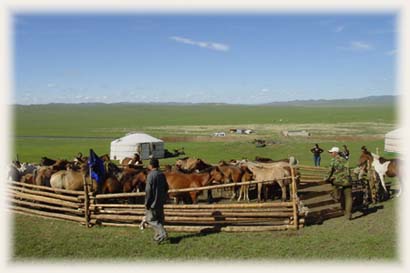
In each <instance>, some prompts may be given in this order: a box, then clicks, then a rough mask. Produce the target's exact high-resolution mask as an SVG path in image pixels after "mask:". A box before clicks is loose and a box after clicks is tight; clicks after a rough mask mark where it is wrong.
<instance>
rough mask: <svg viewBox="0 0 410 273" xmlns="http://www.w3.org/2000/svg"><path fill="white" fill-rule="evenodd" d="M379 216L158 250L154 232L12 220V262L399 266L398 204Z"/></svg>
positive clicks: (177, 238) (195, 239)
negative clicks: (372, 263) (388, 263)
mask: <svg viewBox="0 0 410 273" xmlns="http://www.w3.org/2000/svg"><path fill="white" fill-rule="evenodd" d="M383 206H384V207H383V208H380V209H378V210H377V212H375V213H371V214H368V215H367V216H366V217H359V216H360V215H361V213H360V212H356V213H355V214H354V216H355V217H359V218H357V219H355V220H353V221H346V220H345V219H344V218H343V217H341V218H336V219H331V220H328V221H325V222H324V223H323V224H322V225H315V226H307V227H305V228H303V229H300V230H298V231H278V232H260V233H213V234H202V235H201V234H198V233H194V234H191V233H189V234H188V233H176V232H170V234H169V235H170V237H171V243H167V244H164V245H160V246H157V245H156V244H155V243H154V242H152V236H153V232H152V230H149V229H148V230H144V231H141V230H139V229H137V228H122V227H93V228H86V227H84V226H81V225H79V224H76V223H72V222H64V221H59V220H47V219H43V218H38V217H34V216H23V215H14V217H13V219H14V221H13V229H14V233H13V237H12V238H11V239H12V245H13V246H14V247H13V257H12V259H13V260H14V261H27V260H36V261H64V260H70V259H75V260H78V261H84V262H90V261H92V260H98V259H103V260H105V261H106V260H107V259H112V260H115V261H142V260H144V261H146V260H149V261H151V262H158V261H177V262H186V261H190V262H192V260H203V261H207V260H255V261H256V260H266V261H267V260H269V261H274V260H294V261H314V260H322V261H323V260H328V261H341V260H344V261H358V260H360V261H366V260H372V261H397V259H398V253H397V243H398V242H397V240H398V238H397V232H396V228H397V227H396V225H395V223H396V222H397V217H396V214H395V208H396V201H395V200H390V201H388V202H385V203H383Z"/></svg>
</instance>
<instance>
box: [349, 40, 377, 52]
mask: <svg viewBox="0 0 410 273" xmlns="http://www.w3.org/2000/svg"><path fill="white" fill-rule="evenodd" d="M350 47H351V48H352V49H357V50H369V49H373V46H372V45H371V44H368V43H365V42H361V41H353V42H350Z"/></svg>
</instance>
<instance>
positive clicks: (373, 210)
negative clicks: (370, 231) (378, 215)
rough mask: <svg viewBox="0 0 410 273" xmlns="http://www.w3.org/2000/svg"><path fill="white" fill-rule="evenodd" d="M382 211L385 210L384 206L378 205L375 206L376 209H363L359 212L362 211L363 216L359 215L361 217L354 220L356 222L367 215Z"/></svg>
mask: <svg viewBox="0 0 410 273" xmlns="http://www.w3.org/2000/svg"><path fill="white" fill-rule="evenodd" d="M380 209H384V206H383V205H377V206H374V207H368V208H363V209H361V210H358V211H360V212H361V213H362V214H361V215H359V216H356V217H353V218H352V220H356V219H359V218H362V217H365V216H366V215H369V214H372V213H375V212H377V211H378V210H380Z"/></svg>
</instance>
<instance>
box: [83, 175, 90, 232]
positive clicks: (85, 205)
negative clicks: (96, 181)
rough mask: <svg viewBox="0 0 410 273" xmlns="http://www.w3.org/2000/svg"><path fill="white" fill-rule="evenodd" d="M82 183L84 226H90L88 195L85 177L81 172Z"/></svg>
mask: <svg viewBox="0 0 410 273" xmlns="http://www.w3.org/2000/svg"><path fill="white" fill-rule="evenodd" d="M83 183H84V218H85V226H86V227H90V214H89V206H90V199H89V196H88V185H87V181H86V179H85V174H83Z"/></svg>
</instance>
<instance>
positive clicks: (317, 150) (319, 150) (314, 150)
mask: <svg viewBox="0 0 410 273" xmlns="http://www.w3.org/2000/svg"><path fill="white" fill-rule="evenodd" d="M310 151H311V152H312V153H313V162H314V163H315V166H316V167H319V166H320V154H321V153H323V149H322V148H320V147H319V144H315V147H313V148H312V149H310Z"/></svg>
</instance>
